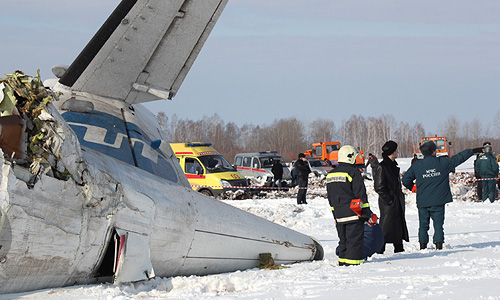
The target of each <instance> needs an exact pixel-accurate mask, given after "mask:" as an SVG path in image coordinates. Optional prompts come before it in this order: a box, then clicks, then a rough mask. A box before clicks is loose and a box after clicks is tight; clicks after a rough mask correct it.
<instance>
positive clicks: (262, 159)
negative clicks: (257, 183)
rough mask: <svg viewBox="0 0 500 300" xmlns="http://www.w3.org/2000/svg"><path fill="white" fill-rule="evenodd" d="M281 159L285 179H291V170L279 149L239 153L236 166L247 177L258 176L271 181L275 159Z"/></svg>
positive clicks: (235, 159) (235, 161) (235, 158)
mask: <svg viewBox="0 0 500 300" xmlns="http://www.w3.org/2000/svg"><path fill="white" fill-rule="evenodd" d="M275 160H279V161H280V162H281V164H282V165H283V180H290V179H292V176H291V175H290V170H289V169H288V168H287V167H286V164H285V161H284V160H283V157H281V155H279V154H278V152H277V151H262V152H256V153H238V154H236V156H235V157H234V166H235V167H236V169H237V170H238V172H240V173H241V174H242V175H244V176H245V177H257V178H259V179H265V181H266V182H271V181H272V179H273V178H274V175H273V172H271V169H272V167H273V161H275Z"/></svg>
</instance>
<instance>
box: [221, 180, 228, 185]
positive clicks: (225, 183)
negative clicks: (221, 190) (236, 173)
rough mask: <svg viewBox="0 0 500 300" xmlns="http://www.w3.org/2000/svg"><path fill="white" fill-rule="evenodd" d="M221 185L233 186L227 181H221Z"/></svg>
mask: <svg viewBox="0 0 500 300" xmlns="http://www.w3.org/2000/svg"><path fill="white" fill-rule="evenodd" d="M220 185H222V186H231V184H230V183H229V181H227V180H221V181H220Z"/></svg>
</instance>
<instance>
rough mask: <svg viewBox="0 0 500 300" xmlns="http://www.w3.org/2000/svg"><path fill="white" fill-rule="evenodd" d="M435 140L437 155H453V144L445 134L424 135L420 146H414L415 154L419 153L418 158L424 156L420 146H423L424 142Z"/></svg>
mask: <svg viewBox="0 0 500 300" xmlns="http://www.w3.org/2000/svg"><path fill="white" fill-rule="evenodd" d="M429 141H433V142H434V143H435V144H436V156H437V157H439V156H446V157H452V156H453V154H454V153H453V146H452V145H451V142H450V141H449V140H448V139H447V138H446V137H444V136H437V134H436V135H434V136H431V137H423V138H422V140H421V141H420V143H419V144H418V147H413V154H416V155H417V158H418V159H422V158H424V156H423V154H422V152H420V146H422V145H423V144H424V143H426V142H429Z"/></svg>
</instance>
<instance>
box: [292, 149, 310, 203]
mask: <svg viewBox="0 0 500 300" xmlns="http://www.w3.org/2000/svg"><path fill="white" fill-rule="evenodd" d="M294 169H295V172H297V182H298V184H299V191H298V192H297V204H307V202H306V193H307V185H308V181H309V173H311V168H310V167H309V163H308V162H307V159H306V156H305V154H304V153H299V159H298V160H297V161H296V162H295V165H294Z"/></svg>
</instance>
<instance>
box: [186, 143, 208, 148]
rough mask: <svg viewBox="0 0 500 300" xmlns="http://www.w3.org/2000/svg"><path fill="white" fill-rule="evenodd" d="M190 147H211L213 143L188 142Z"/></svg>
mask: <svg viewBox="0 0 500 300" xmlns="http://www.w3.org/2000/svg"><path fill="white" fill-rule="evenodd" d="M187 146H188V147H209V146H212V143H188V144H187Z"/></svg>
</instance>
